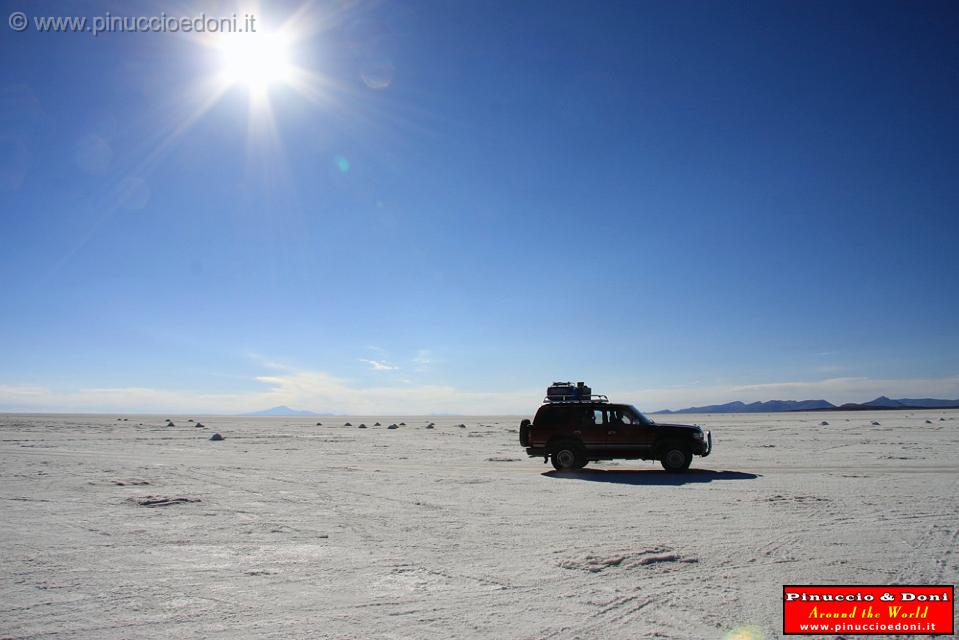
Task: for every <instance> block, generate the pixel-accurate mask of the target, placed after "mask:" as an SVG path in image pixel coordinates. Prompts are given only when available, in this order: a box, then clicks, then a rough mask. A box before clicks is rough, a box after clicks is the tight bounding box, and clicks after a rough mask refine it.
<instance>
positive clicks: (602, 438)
mask: <svg viewBox="0 0 959 640" xmlns="http://www.w3.org/2000/svg"><path fill="white" fill-rule="evenodd" d="M575 411H576V419H577V426H576V429H575V430H574V431H573V435H575V436H576V437H578V438H579V439H580V440H582V442H583V444H584V445H585V446H586V448H587V449H597V448H602V447H603V445H604V444H605V443H606V415H605V412H604V411H603V410H602V409H594V408H593V407H589V406H584V407H576V410H575Z"/></svg>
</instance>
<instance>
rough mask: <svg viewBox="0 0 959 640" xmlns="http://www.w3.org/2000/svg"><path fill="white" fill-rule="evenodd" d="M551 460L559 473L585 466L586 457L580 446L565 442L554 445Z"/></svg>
mask: <svg viewBox="0 0 959 640" xmlns="http://www.w3.org/2000/svg"><path fill="white" fill-rule="evenodd" d="M550 460H551V461H552V463H553V468H555V469H556V470H557V471H572V470H574V469H582V468H583V466H585V463H586V456H584V455H583V453H582V451H581V450H580V447H579V445H578V444H576V443H575V442H571V441H568V440H564V441H563V442H557V443H556V444H555V445H553V451H552V454H551V455H550Z"/></svg>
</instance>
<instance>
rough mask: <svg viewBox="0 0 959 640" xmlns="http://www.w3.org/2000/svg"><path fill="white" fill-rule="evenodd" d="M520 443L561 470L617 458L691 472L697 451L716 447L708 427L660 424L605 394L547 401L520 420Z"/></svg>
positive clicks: (580, 467) (534, 454) (706, 451)
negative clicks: (570, 399)
mask: <svg viewBox="0 0 959 640" xmlns="http://www.w3.org/2000/svg"><path fill="white" fill-rule="evenodd" d="M519 441H520V444H522V445H523V446H524V447H526V453H528V454H529V455H530V456H543V457H544V462H545V458H546V457H549V458H551V459H552V462H553V466H554V467H556V468H557V469H559V470H561V471H562V470H570V469H582V468H583V467H585V466H586V464H587V463H588V462H589V461H590V460H594V461H595V460H613V459H626V460H659V461H660V462H662V464H663V468H664V469H666V471H674V472H678V471H685V470H686V469H688V468H689V464H690V463H691V462H692V460H693V454H696V455H700V456H708V455H709V453H710V451H711V450H712V447H713V439H712V434H711V433H710V432H709V431H704V430H703V428H702V427H698V426H692V425H687V424H660V423H657V422H654V421H653V420H651V419H650V418H648V417H646V416H645V415H643V414H642V413H641V412H640V411H638V410H637V409H636V407H633V406H631V405H628V404H611V403H610V402H609V401H608V400H607V399H606V397H605V396H589V397H588V399H582V400H576V401H571V402H565V401H559V402H557V401H553V402H550V401H547V403H546V404H544V405H543V406H541V407H540V408H539V410H538V411H537V412H536V417H534V418H533V421H532V422H530V421H529V420H523V422H522V423H521V424H520V429H519Z"/></svg>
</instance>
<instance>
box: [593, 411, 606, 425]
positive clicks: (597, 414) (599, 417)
mask: <svg viewBox="0 0 959 640" xmlns="http://www.w3.org/2000/svg"><path fill="white" fill-rule="evenodd" d="M603 422H605V419H604V417H603V410H602V409H593V424H603Z"/></svg>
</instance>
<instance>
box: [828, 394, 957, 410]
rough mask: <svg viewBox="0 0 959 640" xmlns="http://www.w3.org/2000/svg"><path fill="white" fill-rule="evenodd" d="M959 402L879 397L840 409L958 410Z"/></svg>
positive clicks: (853, 403)
mask: <svg viewBox="0 0 959 640" xmlns="http://www.w3.org/2000/svg"><path fill="white" fill-rule="evenodd" d="M957 408H959V400H939V399H937V398H899V399H898V400H895V399H893V398H887V397H886V396H879V397H878V398H876V399H875V400H870V401H869V402H863V403H855V402H847V403H846V404H844V405H842V406H840V407H839V410H840V411H865V410H868V409H957Z"/></svg>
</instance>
